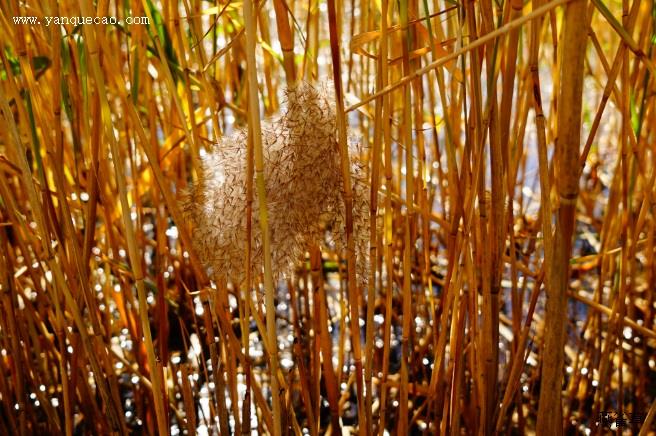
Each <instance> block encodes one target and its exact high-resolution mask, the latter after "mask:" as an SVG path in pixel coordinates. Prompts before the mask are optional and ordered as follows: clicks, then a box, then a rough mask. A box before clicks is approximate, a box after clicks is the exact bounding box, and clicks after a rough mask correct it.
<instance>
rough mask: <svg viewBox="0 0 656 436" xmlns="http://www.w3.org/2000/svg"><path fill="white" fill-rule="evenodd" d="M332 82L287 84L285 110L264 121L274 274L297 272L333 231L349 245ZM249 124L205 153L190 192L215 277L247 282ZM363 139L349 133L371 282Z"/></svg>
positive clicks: (357, 225) (257, 266)
mask: <svg viewBox="0 0 656 436" xmlns="http://www.w3.org/2000/svg"><path fill="white" fill-rule="evenodd" d="M330 89H331V87H330V86H329V85H327V84H320V85H316V86H315V85H311V84H309V83H300V84H298V85H296V86H295V87H291V88H289V89H288V90H287V91H286V100H287V105H286V109H285V110H284V111H283V112H282V114H281V115H280V116H279V117H277V118H274V119H270V120H265V121H263V123H262V146H263V148H264V150H263V151H264V179H265V190H266V204H267V210H268V216H269V228H270V232H271V250H272V253H271V255H272V266H273V274H274V277H275V278H276V279H279V278H281V277H282V276H288V275H290V274H291V273H293V269H294V265H295V264H296V263H297V262H298V261H299V260H301V259H302V258H303V255H304V253H305V252H306V250H307V247H308V245H309V244H311V243H316V244H321V243H322V242H325V241H326V235H327V234H328V235H330V236H331V237H332V239H333V240H334V242H335V245H336V248H337V250H338V251H341V250H343V249H344V247H346V232H345V207H344V199H343V198H344V184H343V177H342V169H341V166H340V158H339V149H338V145H337V135H336V133H337V128H336V116H335V99H334V96H333V94H332V93H331V92H330ZM247 141H248V131H247V130H246V129H239V130H237V131H236V132H235V133H234V134H232V135H230V136H226V137H223V138H221V139H220V140H219V142H218V143H217V144H215V145H214V146H213V147H212V148H211V149H210V150H208V152H207V153H206V155H205V156H204V157H203V158H202V165H201V166H202V168H201V170H200V172H199V177H198V181H197V183H196V184H195V185H194V186H192V187H191V189H190V190H189V191H188V192H187V193H186V194H184V196H183V201H182V203H183V210H184V213H185V216H186V219H187V221H188V222H190V223H191V226H192V234H193V243H194V247H195V249H196V250H197V252H198V254H199V257H200V260H201V262H202V263H203V266H204V267H205V268H206V269H207V271H208V273H209V275H210V277H211V278H212V279H213V280H215V281H217V280H228V281H232V282H235V283H242V282H243V281H244V280H245V276H246V270H245V268H246V267H245V265H246V260H245V254H246V219H247V218H246V211H247V195H246V182H247V180H246V165H247V161H246V156H247ZM359 152H360V143H359V142H358V140H357V139H355V138H354V137H349V155H350V176H351V184H352V192H353V234H354V238H355V246H356V259H357V274H358V278H359V281H360V282H361V283H364V282H366V279H367V266H368V243H369V241H368V229H369V189H368V187H367V184H366V183H367V182H366V181H367V175H366V174H365V173H366V169H365V165H364V164H363V163H362V162H361V160H360V159H359V158H358V154H359ZM252 206H253V213H252V221H251V224H252V255H251V256H252V257H251V262H252V271H251V273H252V274H253V277H256V275H257V274H258V273H260V272H261V271H262V268H263V253H262V249H263V247H262V234H261V231H260V223H259V201H258V194H257V190H256V189H255V182H254V189H253V203H252Z"/></svg>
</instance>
